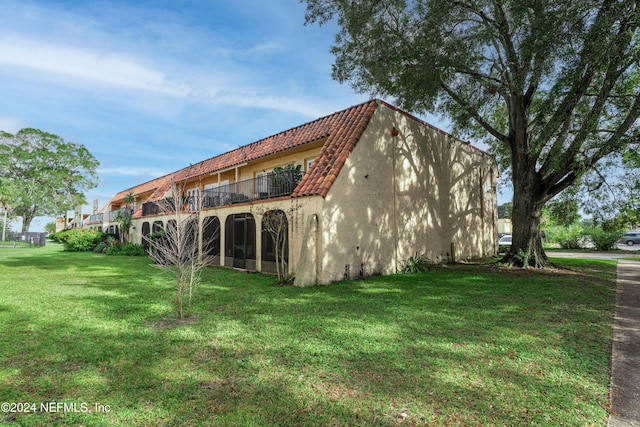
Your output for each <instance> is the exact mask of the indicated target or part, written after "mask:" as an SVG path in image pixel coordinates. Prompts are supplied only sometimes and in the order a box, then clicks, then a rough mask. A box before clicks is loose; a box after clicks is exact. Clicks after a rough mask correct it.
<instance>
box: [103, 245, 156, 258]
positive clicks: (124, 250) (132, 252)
mask: <svg viewBox="0 0 640 427" xmlns="http://www.w3.org/2000/svg"><path fill="white" fill-rule="evenodd" d="M105 254H107V255H124V256H145V255H147V253H146V252H145V250H144V247H143V246H142V245H139V244H137V243H128V244H126V245H122V244H116V245H112V246H109V247H108V248H107V249H106V251H105Z"/></svg>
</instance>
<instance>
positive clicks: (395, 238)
mask: <svg viewBox="0 0 640 427" xmlns="http://www.w3.org/2000/svg"><path fill="white" fill-rule="evenodd" d="M399 134H400V132H399V131H398V129H396V127H395V126H394V127H393V129H391V141H392V153H391V161H392V171H393V173H392V184H393V260H394V264H395V270H396V273H397V272H398V216H397V210H398V201H397V189H396V187H397V185H396V145H397V142H396V138H397V136H398V135H399Z"/></svg>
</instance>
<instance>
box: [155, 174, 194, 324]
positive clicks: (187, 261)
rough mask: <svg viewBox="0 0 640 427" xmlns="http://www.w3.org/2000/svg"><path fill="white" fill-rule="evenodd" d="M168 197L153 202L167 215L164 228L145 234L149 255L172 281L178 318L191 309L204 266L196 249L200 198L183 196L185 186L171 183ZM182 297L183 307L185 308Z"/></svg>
mask: <svg viewBox="0 0 640 427" xmlns="http://www.w3.org/2000/svg"><path fill="white" fill-rule="evenodd" d="M170 194H171V195H170V196H168V197H166V198H164V199H162V200H160V201H158V202H156V203H157V205H158V208H159V211H160V213H161V214H164V215H165V217H166V218H167V223H166V225H165V227H164V230H163V231H161V232H160V233H157V234H156V235H151V236H145V237H144V239H145V240H146V242H147V243H148V245H149V257H151V259H152V260H153V261H154V262H155V266H156V267H157V268H158V269H160V270H161V271H162V272H163V273H164V274H165V276H167V277H168V278H169V279H170V280H172V281H173V283H174V286H175V289H176V291H177V306H178V315H179V317H180V318H181V319H182V318H184V317H185V312H186V314H187V315H188V314H189V313H190V311H191V302H192V298H193V295H194V293H195V290H196V287H197V286H198V284H199V283H200V279H201V272H202V269H203V268H204V267H205V263H204V262H203V260H202V258H201V256H200V251H199V247H200V245H199V236H200V223H199V221H198V212H199V211H200V197H198V196H197V195H195V196H194V195H189V196H187V195H186V194H187V193H186V192H185V185H184V184H182V183H176V182H172V183H171V189H170ZM185 299H186V310H185Z"/></svg>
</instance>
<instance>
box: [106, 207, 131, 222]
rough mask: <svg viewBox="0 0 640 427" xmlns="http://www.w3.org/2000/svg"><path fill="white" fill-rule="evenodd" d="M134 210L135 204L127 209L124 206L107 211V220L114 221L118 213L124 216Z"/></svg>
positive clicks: (129, 214)
mask: <svg viewBox="0 0 640 427" xmlns="http://www.w3.org/2000/svg"><path fill="white" fill-rule="evenodd" d="M135 211H136V208H135V206H134V207H131V208H130V209H129V210H127V209H126V208H120V209H116V210H115V211H111V212H109V221H115V220H116V218H118V214H120V216H121V217H123V218H126V217H128V216H131V214H132V213H133V212H135Z"/></svg>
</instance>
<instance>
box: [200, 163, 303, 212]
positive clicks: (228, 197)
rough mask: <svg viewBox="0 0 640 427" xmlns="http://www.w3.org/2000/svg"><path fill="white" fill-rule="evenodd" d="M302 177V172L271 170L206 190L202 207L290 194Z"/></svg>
mask: <svg viewBox="0 0 640 427" xmlns="http://www.w3.org/2000/svg"><path fill="white" fill-rule="evenodd" d="M301 179H302V172H300V171H297V170H286V171H281V172H271V173H267V174H264V175H261V176H259V177H256V178H253V179H247V180H245V181H240V182H236V183H233V184H228V185H223V186H220V187H217V188H214V189H210V190H205V191H204V194H203V199H202V207H205V208H213V207H217V206H225V205H232V204H234V203H243V202H251V201H254V200H264V199H272V198H274V197H281V196H288V195H289V194H291V193H293V190H294V189H295V188H296V186H297V185H298V183H299V182H300V180H301Z"/></svg>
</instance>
